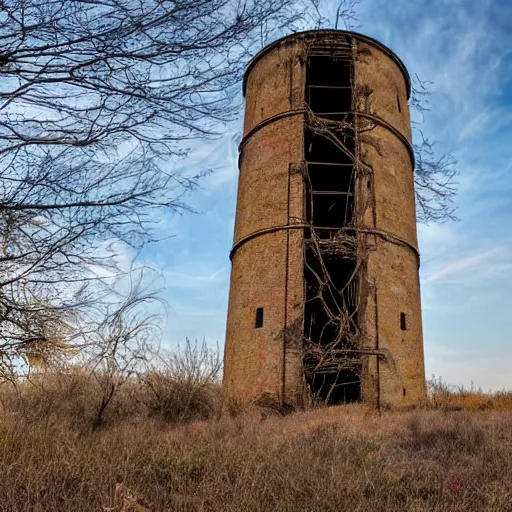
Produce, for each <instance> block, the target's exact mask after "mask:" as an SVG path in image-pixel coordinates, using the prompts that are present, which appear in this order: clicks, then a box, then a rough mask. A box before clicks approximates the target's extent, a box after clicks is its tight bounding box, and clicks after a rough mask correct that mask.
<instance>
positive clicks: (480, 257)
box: [424, 247, 502, 284]
mask: <svg viewBox="0 0 512 512" xmlns="http://www.w3.org/2000/svg"><path fill="white" fill-rule="evenodd" d="M501 251H502V249H501V248H500V247H495V248H494V249H489V250H487V251H483V252H479V253H476V254H473V255H471V256H468V257H465V258H460V259H458V260H456V261H454V262H451V263H449V264H447V265H445V266H443V267H442V268H440V269H438V270H437V271H435V272H433V273H431V274H430V275H427V276H426V277H425V279H424V283H425V284H428V283H436V282H440V281H445V280H446V279H447V278H448V277H453V276H455V275H460V274H461V273H468V272H469V271H473V270H474V269H475V268H477V267H480V266H481V265H482V264H483V263H485V264H486V265H489V260H490V259H492V258H493V257H495V256H497V255H499V254H500V252H501ZM470 277H473V276H470Z"/></svg>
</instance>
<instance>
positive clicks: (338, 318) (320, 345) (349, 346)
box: [304, 44, 361, 404]
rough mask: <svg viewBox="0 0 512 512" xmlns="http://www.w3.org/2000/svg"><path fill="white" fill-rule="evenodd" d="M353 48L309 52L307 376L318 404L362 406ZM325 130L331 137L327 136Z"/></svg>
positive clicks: (305, 140) (305, 330) (305, 267)
mask: <svg viewBox="0 0 512 512" xmlns="http://www.w3.org/2000/svg"><path fill="white" fill-rule="evenodd" d="M352 75H353V62H352V52H351V48H350V46H349V45H348V44H347V45H342V46H341V47H340V46H338V47H331V46H323V47H322V46H320V47H319V46H316V47H312V48H311V49H310V53H309V55H308V61H307V68H306V91H305V92H306V94H305V97H306V103H307V105H308V106H309V108H310V110H311V112H312V116H313V119H314V122H312V123H306V127H305V137H304V144H305V147H304V154H305V159H306V170H307V172H306V176H305V181H306V187H305V215H306V221H307V224H308V229H307V230H306V233H305V247H304V281H305V290H306V297H305V309H304V343H305V350H304V370H305V376H306V381H307V383H308V386H309V388H310V390H311V392H312V393H313V395H315V396H316V397H317V398H318V399H320V400H322V401H324V402H326V403H328V404H336V403H343V402H354V401H359V400H360V399H361V378H360V373H361V360H360V357H359V355H358V351H357V347H356V345H355V341H354V340H355V338H356V336H357V333H358V320H357V297H358V284H359V283H358V279H357V259H356V250H355V247H356V237H355V230H351V228H354V223H355V215H354V212H355V207H356V204H355V195H354V191H355V186H354V185H355V184H354V176H355V173H354V158H355V150H356V141H355V133H354V123H353V115H352V113H351V112H352V102H353V98H352ZM322 127H324V128H325V127H326V128H327V129H322Z"/></svg>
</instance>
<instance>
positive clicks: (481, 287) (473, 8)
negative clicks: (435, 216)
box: [145, 0, 512, 390]
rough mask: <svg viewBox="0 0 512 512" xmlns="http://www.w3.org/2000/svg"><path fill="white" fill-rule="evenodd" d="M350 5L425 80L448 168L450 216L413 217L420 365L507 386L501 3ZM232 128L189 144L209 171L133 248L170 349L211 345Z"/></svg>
mask: <svg viewBox="0 0 512 512" xmlns="http://www.w3.org/2000/svg"><path fill="white" fill-rule="evenodd" d="M333 4H334V2H332V5H331V4H330V3H329V2H328V1H326V2H325V3H324V9H325V13H326V15H329V13H330V12H333V11H332V9H333V8H334V5H333ZM360 10H361V23H362V24H361V27H360V28H359V29H358V31H359V32H362V33H365V34H367V35H369V36H372V37H374V38H376V39H379V40H380V41H382V42H383V43H384V44H386V45H388V46H389V47H390V48H392V49H393V50H394V51H395V52H396V53H397V54H398V55H399V56H400V57H401V58H402V60H403V61H404V62H405V64H406V66H407V67H408V69H409V71H410V72H411V74H414V73H417V74H418V75H419V76H420V78H421V79H423V80H430V81H432V82H433V85H432V87H431V90H432V96H431V100H430V101H431V106H432V111H431V112H430V113H429V114H428V116H427V118H426V121H425V126H424V128H425V131H426V132H427V134H428V135H432V136H434V137H435V138H436V139H437V141H438V142H439V151H443V150H446V151H450V152H451V153H452V154H453V155H454V156H455V158H456V159H457V161H458V169H459V171H460V175H459V177H458V181H459V193H458V196H457V199H456V203H457V207H458V211H457V214H458V216H459V217H460V221H459V222H450V223H446V224H441V225H430V226H420V227H419V244H420V250H421V254H422V266H421V271H420V275H421V283H422V305H423V324H424V342H425V354H426V370H427V375H428V376H431V375H432V374H435V375H436V376H438V377H439V376H440V377H442V378H443V380H445V381H447V382H449V383H452V384H464V385H466V386H469V385H471V383H473V384H474V385H475V386H481V387H482V388H483V389H484V390H488V389H491V388H492V389H503V388H509V389H512V371H511V370H510V368H511V367H512V333H511V329H510V327H511V324H512V308H511V307H510V304H509V303H510V302H511V300H510V299H511V297H510V295H511V290H512V208H511V194H512V164H511V162H512V144H511V143H510V141H511V139H512V2H510V1H508V0H507V1H505V0H482V1H478V0H419V1H418V0H395V1H389V0H363V2H362V4H361V7H360ZM239 132H240V123H235V124H234V125H233V126H231V127H229V128H228V129H227V132H226V136H225V137H223V138H221V139H218V140H215V141H209V142H203V143H200V144H196V145H195V146H194V147H193V151H192V152H191V154H190V157H189V158H188V159H187V160H186V161H185V162H184V163H183V165H184V166H185V167H186V168H190V169H199V168H205V167H208V168H212V169H213V170H214V172H213V173H212V174H211V175H210V176H208V177H207V178H205V179H204V180H203V181H202V184H201V188H200V189H199V190H198V191H196V192H195V193H193V194H192V195H191V196H190V197H189V203H190V204H191V205H192V206H193V207H195V208H196V209H197V210H198V211H199V212H200V213H199V214H197V215H192V214H185V215H183V216H173V217H169V218H167V219H166V220H165V222H163V223H162V225H161V226H160V229H161V233H162V234H163V235H165V236H168V235H173V236H172V238H169V239H168V240H165V241H163V242H160V243H159V244H157V245H154V246H152V247H151V249H150V250H149V251H147V253H146V254H145V258H147V259H148V260H150V262H151V265H152V266H154V267H155V268H159V269H160V270H161V272H162V274H163V276H164V280H165V291H164V292H163V296H164V298H165V299H166V300H167V301H168V303H169V314H168V321H167V327H166V330H165V336H164V343H165V344H166V345H169V346H171V347H172V346H174V345H175V344H176V343H178V342H182V341H183V340H184V339H185V337H187V336H188V337H189V338H192V339H194V338H197V339H200V340H202V339H203V338H204V339H206V340H207V341H208V343H210V344H212V345H215V344H216V343H217V342H218V344H219V346H220V348H221V349H222V347H223V343H224V333H225V323H226V310H227V297H228V289H229V273H230V262H229V258H228V254H229V250H230V248H231V245H232V238H233V222H234V212H235V205H236V186H237V175H238V170H237V156H238V153H237V152H238V150H237V145H238V141H239Z"/></svg>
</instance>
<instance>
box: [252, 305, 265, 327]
mask: <svg viewBox="0 0 512 512" xmlns="http://www.w3.org/2000/svg"><path fill="white" fill-rule="evenodd" d="M254 327H255V328H256V329H259V328H261V327H263V308H258V309H256V322H255V324H254Z"/></svg>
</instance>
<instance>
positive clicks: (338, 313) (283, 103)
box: [224, 30, 425, 407]
mask: <svg viewBox="0 0 512 512" xmlns="http://www.w3.org/2000/svg"><path fill="white" fill-rule="evenodd" d="M410 92H411V84H410V78H409V75H408V73H407V70H406V68H405V66H404V65H403V63H402V62H401V61H400V59H399V58H398V57H397V56H396V55H395V54H394V53H393V52H392V51H390V50H389V49H388V48H386V47H385V46H383V45H382V44H381V43H379V42H377V41H375V40H373V39H371V38H368V37H365V36H363V35H360V34H356V33H352V32H346V31H338V30H336V31H335V30H319V31H310V32H302V33H297V34H293V35H291V36H288V37H285V38H283V39H280V40H279V41H276V42H274V43H272V44H271V45H269V46H267V47H266V48H264V49H263V50H262V51H261V52H260V53H259V54H258V55H256V57H254V59H253V60H252V61H251V62H250V63H249V65H248V67H247V70H246V74H245V80H244V94H245V97H246V110H245V125H244V137H243V140H242V142H241V145H240V160H239V164H240V177H239V185H238V201H237V210H236V221H235V235H234V246H233V249H232V251H231V260H232V273H231V288H230V296H229V311H228V321H227V335H226V347H225V359H224V361H225V364H224V388H225V390H226V391H227V392H228V393H229V394H231V395H233V396H235V397H237V398H239V399H241V400H244V401H249V400H257V399H258V398H260V397H264V396H271V397H274V398H275V399H278V400H279V401H280V402H281V403H283V404H294V403H295V404H296V403H300V402H303V401H304V400H305V399H307V397H310V396H313V397H316V398H317V399H319V400H322V401H324V402H326V403H331V404H334V403H340V402H350V401H359V400H362V401H365V402H368V403H373V404H375V405H376V406H378V407H381V406H382V407H399V406H406V405H413V404H416V403H418V402H419V401H421V400H422V399H423V398H424V396H425V373H424V361H423V339H422V324H421V307H420V288H419V275H418V269H419V253H418V249H417V237H416V215H415V201H414V181H413V169H414V154H413V150H412V145H411V124H410V117H409V105H408V99H409V95H410Z"/></svg>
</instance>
